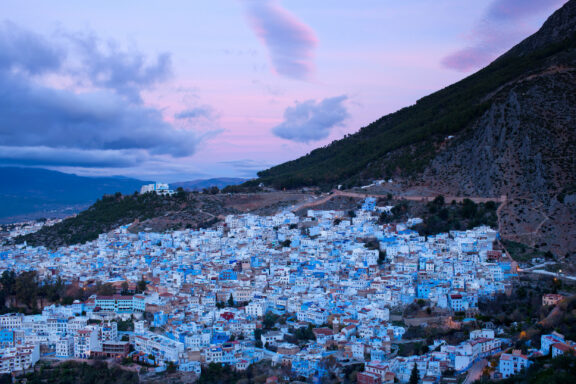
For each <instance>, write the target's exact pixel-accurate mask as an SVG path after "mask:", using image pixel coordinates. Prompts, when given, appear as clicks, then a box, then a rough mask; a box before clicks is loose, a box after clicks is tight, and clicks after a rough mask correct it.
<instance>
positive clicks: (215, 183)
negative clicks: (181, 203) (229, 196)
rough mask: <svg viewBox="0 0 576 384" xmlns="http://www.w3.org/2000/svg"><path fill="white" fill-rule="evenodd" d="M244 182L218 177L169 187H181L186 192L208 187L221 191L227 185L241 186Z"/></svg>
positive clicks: (242, 180)
mask: <svg viewBox="0 0 576 384" xmlns="http://www.w3.org/2000/svg"><path fill="white" fill-rule="evenodd" d="M245 181H247V179H240V178H236V177H220V178H214V179H201V180H192V181H182V182H177V183H171V184H170V187H172V189H176V188H178V187H182V188H184V189H185V190H187V191H200V190H202V189H204V188H210V187H218V188H219V189H222V188H224V187H227V186H229V185H238V184H242V183H244V182H245Z"/></svg>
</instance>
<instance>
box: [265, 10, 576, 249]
mask: <svg viewBox="0 0 576 384" xmlns="http://www.w3.org/2000/svg"><path fill="white" fill-rule="evenodd" d="M575 75H576V0H571V1H569V2H568V3H566V4H565V5H564V6H563V7H562V8H561V9H560V10H558V11H556V12H555V13H554V14H553V15H552V16H551V17H550V18H549V19H548V20H547V21H546V23H545V24H544V25H543V26H542V28H541V29H540V30H539V31H538V32H537V33H536V34H534V35H533V36H531V37H529V38H527V39H526V40H524V41H523V42H521V43H520V44H518V45H517V46H516V47H514V48H513V49H511V50H510V51H509V52H507V53H506V54H504V55H502V56H501V57H500V58H498V59H497V60H495V61H494V62H493V63H492V64H490V65H489V66H487V67H486V68H484V69H482V70H480V71H478V72H477V73H475V74H473V75H471V76H469V77H468V78H466V79H464V80H462V81H460V82H458V83H456V84H454V85H451V86H449V87H447V88H445V89H443V90H441V91H439V92H436V93H434V94H432V95H430V96H427V97H425V98H423V99H421V100H419V101H418V102H417V103H416V104H415V105H413V106H410V107H407V108H404V109H402V110H400V111H398V112H395V113H393V114H390V115H387V116H384V117H382V118H381V119H379V120H378V121H376V122H374V123H372V124H370V125H369V126H367V127H364V128H362V129H360V130H359V131H358V132H357V133H355V134H353V135H349V136H348V137H345V138H343V139H341V140H337V141H334V142H333V143H331V144H330V145H328V146H326V147H323V148H319V149H316V150H314V151H312V152H311V153H310V154H308V155H306V156H304V157H301V158H299V159H296V160H294V161H290V162H287V163H284V164H281V165H278V166H276V167H273V168H270V169H268V170H265V171H262V172H260V173H259V175H258V176H259V180H257V181H256V182H263V183H265V184H267V185H271V186H274V187H277V188H281V187H288V188H290V187H299V186H304V185H320V186H322V185H325V186H334V185H336V184H344V185H345V186H349V185H358V184H360V183H364V182H366V181H367V180H371V179H382V178H390V177H392V178H394V179H395V180H397V181H400V182H401V183H402V184H403V186H404V187H405V188H411V187H418V186H419V187H422V186H424V187H426V188H428V189H429V190H432V191H435V192H436V193H439V194H451V195H460V196H484V197H500V196H502V195H505V196H507V201H508V203H507V204H504V206H503V207H502V209H501V211H500V224H501V230H502V231H503V234H504V236H505V237H507V238H510V239H514V240H518V241H522V242H525V243H528V244H530V245H533V246H537V247H542V248H545V249H551V250H553V251H554V252H555V253H556V254H557V255H558V256H565V255H566V253H568V254H570V255H571V254H572V253H573V252H574V251H575V250H576V240H575V239H576V236H574V234H576V224H575V223H576V206H575V204H576V129H575V126H574V121H575V119H576V77H575ZM448 136H453V138H448Z"/></svg>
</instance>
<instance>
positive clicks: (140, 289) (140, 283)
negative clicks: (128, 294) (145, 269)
mask: <svg viewBox="0 0 576 384" xmlns="http://www.w3.org/2000/svg"><path fill="white" fill-rule="evenodd" d="M136 292H138V293H144V292H146V280H144V276H142V278H141V279H140V281H138V283H137V284H136Z"/></svg>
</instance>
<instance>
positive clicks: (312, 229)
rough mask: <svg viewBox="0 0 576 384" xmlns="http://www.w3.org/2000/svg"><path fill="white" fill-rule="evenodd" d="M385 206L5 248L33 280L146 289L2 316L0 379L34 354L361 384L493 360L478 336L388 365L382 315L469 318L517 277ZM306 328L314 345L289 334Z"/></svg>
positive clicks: (10, 262) (487, 236) (469, 235)
mask: <svg viewBox="0 0 576 384" xmlns="http://www.w3.org/2000/svg"><path fill="white" fill-rule="evenodd" d="M390 209H391V207H379V206H377V204H376V200H375V199H371V198H368V199H366V201H365V202H364V203H363V204H362V206H361V207H360V208H359V209H358V210H356V211H355V212H354V214H353V215H350V214H349V213H345V212H340V211H317V210H310V211H308V213H307V215H306V216H304V217H299V216H297V215H295V214H294V213H292V212H288V211H285V212H281V213H278V214H276V215H273V216H256V215H251V214H244V215H230V216H228V217H227V218H226V220H225V222H224V223H222V224H221V225H219V226H218V227H216V228H212V229H201V230H185V231H174V232H170V233H138V234H132V233H130V232H129V231H128V228H127V227H120V228H118V229H117V230H115V231H113V232H111V233H108V234H102V235H100V236H99V238H98V239H97V240H95V241H93V242H89V243H87V244H84V245H74V246H70V247H64V248H60V249H58V250H57V251H50V250H48V249H45V248H42V247H28V246H26V245H20V246H16V247H10V248H2V249H0V261H1V269H2V270H14V271H23V270H36V271H38V273H39V274H40V276H42V277H43V278H54V277H55V276H59V277H61V278H62V279H63V280H64V281H66V282H69V283H74V284H77V285H78V286H80V287H86V286H88V285H90V284H94V283H95V282H99V283H111V284H116V285H119V284H121V283H122V282H129V287H133V286H134V285H135V283H136V282H137V281H139V280H141V279H142V278H144V279H145V280H146V281H147V282H148V284H147V290H146V292H145V293H143V294H136V295H128V296H121V295H111V296H97V295H95V296H93V297H91V298H90V299H88V300H86V301H85V302H75V303H74V304H72V305H69V306H54V305H52V306H49V307H46V308H44V310H43V312H42V314H40V315H33V316H24V315H16V314H11V315H10V314H9V315H3V316H1V317H0V329H1V330H0V364H1V366H0V367H1V370H0V371H1V372H10V371H15V370H19V369H22V368H26V367H29V366H31V365H33V364H34V363H35V362H36V361H37V360H38V358H39V357H40V356H43V355H46V356H53V357H57V358H69V357H76V358H88V357H92V356H127V355H128V354H130V356H131V357H132V358H135V359H139V360H140V361H142V362H143V363H147V364H151V365H154V366H159V367H162V366H166V365H167V364H169V363H170V362H171V363H174V364H176V365H177V366H178V367H179V369H180V370H183V371H194V372H197V373H199V372H200V367H201V364H204V363H210V362H218V363H224V364H230V365H232V366H234V367H235V368H236V369H239V370H242V369H246V368H247V367H248V366H249V365H250V364H252V363H254V362H257V361H260V360H262V359H266V360H271V361H272V362H273V363H274V364H284V365H287V366H289V367H290V368H291V370H292V372H293V373H294V374H297V375H301V376H305V377H308V376H310V375H321V374H322V373H323V372H326V369H327V368H326V361H327V359H328V358H329V357H330V356H332V357H333V358H335V359H336V360H337V361H340V362H350V361H356V362H362V363H365V364H366V369H365V372H364V374H363V375H364V376H365V377H364V376H363V378H362V380H372V379H374V380H376V382H390V381H391V380H392V381H393V380H394V378H397V379H399V380H400V381H407V380H408V378H409V376H410V372H411V370H412V368H413V366H414V364H416V366H417V367H418V370H419V371H420V373H421V377H428V378H434V379H435V380H438V379H439V378H440V377H441V376H442V372H444V371H445V370H447V369H451V370H455V371H465V370H466V369H468V368H469V367H470V366H471V365H472V364H473V363H474V362H475V361H477V360H478V359H479V358H482V357H485V356H489V355H491V354H493V353H496V352H499V351H500V350H501V345H502V342H503V341H502V340H501V339H498V338H496V337H495V336H494V332H493V331H491V330H479V331H476V332H473V333H472V334H471V335H470V340H468V341H466V342H464V343H461V344H460V345H447V344H446V343H444V342H442V341H438V342H437V343H435V344H434V345H433V346H431V351H430V352H428V353H427V354H425V355H421V356H411V357H399V356H397V354H396V352H397V350H396V349H395V348H394V347H393V345H394V343H395V342H397V341H399V340H400V339H402V336H403V334H404V332H405V329H404V328H403V327H402V326H398V325H395V323H394V322H392V321H390V310H391V309H395V308H402V307H404V306H406V305H408V304H411V303H413V302H414V301H415V300H418V299H422V300H425V301H426V302H427V303H429V304H430V306H432V307H437V308H443V309H444V310H445V311H446V312H450V313H461V314H462V316H465V315H470V314H471V313H474V311H475V310H476V309H477V305H478V301H479V299H482V298H490V297H492V296H493V295H495V294H496V293H499V292H504V291H505V290H506V289H507V288H509V286H510V278H511V277H512V276H514V274H515V270H516V266H515V264H514V263H513V262H512V260H510V259H509V258H507V257H506V255H505V254H503V253H502V252H501V251H499V250H494V249H493V244H494V241H495V239H496V238H497V236H498V234H497V232H495V231H494V230H492V229H490V228H487V227H479V228H475V229H473V230H468V231H452V232H450V233H445V234H439V235H436V236H429V237H427V238H426V237H423V236H419V235H418V233H417V232H415V231H413V230H411V229H410V227H411V225H414V224H417V223H418V222H419V220H418V219H413V220H410V221H409V222H408V223H402V224H384V225H381V224H378V217H379V216H380V215H381V214H382V213H383V212H384V213H386V212H390ZM351 216H352V217H351ZM0 272H1V270H0ZM268 318H272V319H273V321H272V322H273V323H272V324H267V319H268ZM121 319H123V320H129V319H133V320H134V330H133V331H118V328H117V321H120V320H121ZM306 330H308V331H311V332H312V333H313V335H314V337H307V338H304V339H298V337H296V336H295V335H296V334H304V333H306V332H305V331H306ZM130 345H131V346H132V347H133V349H134V350H133V351H130ZM25 355H26V356H28V357H26V358H21V359H20V360H18V359H17V358H14V359H12V360H10V359H11V357H10V356H25ZM16 360H18V362H17V361H16ZM4 361H12V362H10V363H6V364H5V363H4ZM18 364H19V365H18ZM359 380H360V378H359Z"/></svg>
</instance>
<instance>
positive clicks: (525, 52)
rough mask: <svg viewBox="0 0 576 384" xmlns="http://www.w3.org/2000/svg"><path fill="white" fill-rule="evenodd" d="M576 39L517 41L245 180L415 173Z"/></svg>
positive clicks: (295, 181)
mask: <svg viewBox="0 0 576 384" xmlns="http://www.w3.org/2000/svg"><path fill="white" fill-rule="evenodd" d="M575 42H576V36H568V37H567V38H566V39H565V40H564V41H560V42H550V43H549V44H547V45H546V46H545V48H541V49H538V50H532V49H523V48H522V46H520V47H517V48H516V49H515V51H514V53H509V54H506V55H504V56H503V57H501V58H500V59H498V60H496V61H495V62H493V63H492V64H490V65H489V66H488V67H486V68H484V69H482V70H480V71H478V72H477V73H475V74H473V75H471V76H469V77H467V78H466V79H464V80H462V81H460V82H458V83H456V84H453V85H451V86H449V87H447V88H445V89H443V90H441V91H438V92H436V93H434V94H432V95H430V96H427V97H424V98H423V99H420V100H418V102H417V103H416V104H415V105H413V106H410V107H407V108H403V109H401V110H399V111H397V112H395V113H392V114H390V115H387V116H384V117H382V118H380V119H379V120H377V121H375V122H374V123H372V124H370V125H368V126H367V127H364V128H362V129H360V131H358V132H357V133H355V134H352V135H347V136H345V137H344V138H343V139H341V140H336V141H333V142H332V143H331V144H329V145H327V146H325V147H321V148H318V149H315V150H313V151H312V152H310V153H309V154H307V155H306V156H303V157H300V158H299V159H296V160H293V161H289V162H286V163H283V164H280V165H278V166H275V167H272V168H270V169H268V170H265V171H262V172H259V173H258V176H259V179H258V180H254V181H250V182H248V183H245V185H256V184H258V183H260V182H263V183H265V184H267V185H271V186H273V187H276V188H296V187H300V186H311V185H319V186H322V185H324V184H330V185H335V184H341V183H345V184H348V183H353V182H354V180H356V181H357V179H358V178H359V177H364V178H370V177H371V178H388V177H391V176H395V175H397V174H399V175H402V176H410V175H413V174H416V173H418V172H420V171H421V170H423V169H424V168H425V166H426V165H427V164H428V163H429V161H430V160H431V159H432V158H433V156H434V154H435V152H436V148H439V147H440V146H441V145H442V144H443V143H444V141H445V138H446V136H448V135H454V134H457V133H461V132H464V134H468V131H466V130H467V129H469V130H470V129H471V127H472V125H473V122H474V121H475V120H476V119H478V118H479V117H480V116H481V115H482V114H483V113H484V112H485V111H486V110H487V109H488V108H489V107H490V103H491V98H490V96H491V95H493V94H494V93H495V91H497V90H499V89H500V88H501V87H502V86H503V85H504V86H505V85H506V84H509V83H511V82H513V81H516V80H518V79H520V78H522V77H523V76H527V75H529V74H531V73H534V72H536V71H539V70H541V69H542V68H544V67H547V66H549V65H551V64H552V63H555V64H561V63H563V62H564V61H566V55H559V54H558V53H560V52H562V51H564V50H566V49H567V48H571V47H573V46H574V44H575ZM393 151H395V152H393ZM392 154H394V156H391V155H392ZM387 155H388V159H386V161H385V162H383V159H384V158H385V157H386V156H387ZM380 162H382V164H380Z"/></svg>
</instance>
